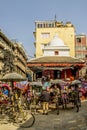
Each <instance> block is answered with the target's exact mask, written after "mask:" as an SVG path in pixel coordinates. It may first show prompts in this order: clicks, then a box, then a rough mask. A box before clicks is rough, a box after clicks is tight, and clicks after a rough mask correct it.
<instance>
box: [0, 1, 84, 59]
mask: <svg viewBox="0 0 87 130" xmlns="http://www.w3.org/2000/svg"><path fill="white" fill-rule="evenodd" d="M86 13H87V0H0V29H1V30H2V31H3V33H4V34H5V35H6V36H7V37H8V38H9V39H10V40H12V39H15V40H16V41H18V42H21V43H22V44H23V46H24V48H25V50H26V52H27V54H28V55H29V56H30V57H34V54H35V47H34V42H35V38H34V35H33V32H35V21H45V20H48V21H49V20H54V18H55V15H56V20H57V21H63V22H64V23H66V22H67V21H70V22H71V23H72V24H73V25H74V26H75V29H76V34H81V33H84V34H86V35H87V15H86Z"/></svg>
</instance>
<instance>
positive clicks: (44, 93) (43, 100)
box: [40, 88, 50, 115]
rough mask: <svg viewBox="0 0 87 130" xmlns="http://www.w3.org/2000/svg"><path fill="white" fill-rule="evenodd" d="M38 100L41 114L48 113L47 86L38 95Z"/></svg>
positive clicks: (48, 96)
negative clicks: (41, 109) (40, 105)
mask: <svg viewBox="0 0 87 130" xmlns="http://www.w3.org/2000/svg"><path fill="white" fill-rule="evenodd" d="M40 101H41V103H42V108H43V115H48V110H49V101H50V92H49V88H47V89H44V90H43V91H42V93H41V95H40Z"/></svg>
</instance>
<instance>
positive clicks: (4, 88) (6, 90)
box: [2, 87, 9, 97]
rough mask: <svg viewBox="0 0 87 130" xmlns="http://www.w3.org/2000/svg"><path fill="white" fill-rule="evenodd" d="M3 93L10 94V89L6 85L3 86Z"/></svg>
mask: <svg viewBox="0 0 87 130" xmlns="http://www.w3.org/2000/svg"><path fill="white" fill-rule="evenodd" d="M2 93H3V94H4V95H6V96H7V97H8V96H9V91H8V89H7V88H6V87H3V90H2Z"/></svg>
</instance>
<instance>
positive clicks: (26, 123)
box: [14, 112, 35, 128]
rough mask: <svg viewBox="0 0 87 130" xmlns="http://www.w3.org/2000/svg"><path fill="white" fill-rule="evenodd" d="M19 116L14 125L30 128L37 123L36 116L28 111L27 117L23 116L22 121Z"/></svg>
mask: <svg viewBox="0 0 87 130" xmlns="http://www.w3.org/2000/svg"><path fill="white" fill-rule="evenodd" d="M19 116H20V115H19ZM19 116H18V118H16V121H15V122H14V125H16V126H18V127H21V128H30V127H32V126H33V125H34V123H35V116H34V115H33V114H32V113H28V112H27V113H26V115H25V119H24V118H23V117H22V118H21V121H20V120H19Z"/></svg>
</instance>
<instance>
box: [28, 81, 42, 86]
mask: <svg viewBox="0 0 87 130" xmlns="http://www.w3.org/2000/svg"><path fill="white" fill-rule="evenodd" d="M30 85H32V86H42V82H31V83H30Z"/></svg>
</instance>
